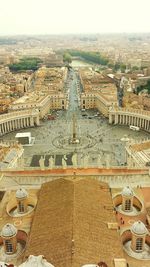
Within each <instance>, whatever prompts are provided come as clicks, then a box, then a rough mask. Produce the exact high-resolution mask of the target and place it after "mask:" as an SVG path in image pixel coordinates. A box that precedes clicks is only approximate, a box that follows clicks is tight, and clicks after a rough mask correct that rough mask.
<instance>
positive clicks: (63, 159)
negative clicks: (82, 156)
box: [62, 155, 67, 169]
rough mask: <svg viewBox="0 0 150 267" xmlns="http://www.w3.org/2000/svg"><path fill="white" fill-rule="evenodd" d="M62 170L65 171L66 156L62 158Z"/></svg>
mask: <svg viewBox="0 0 150 267" xmlns="http://www.w3.org/2000/svg"><path fill="white" fill-rule="evenodd" d="M62 168H63V169H66V168H67V157H66V155H64V156H63V157H62Z"/></svg>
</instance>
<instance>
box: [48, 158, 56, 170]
mask: <svg viewBox="0 0 150 267" xmlns="http://www.w3.org/2000/svg"><path fill="white" fill-rule="evenodd" d="M54 163H55V162H54V159H53V157H52V156H50V158H49V168H50V169H51V170H52V169H53V168H54Z"/></svg>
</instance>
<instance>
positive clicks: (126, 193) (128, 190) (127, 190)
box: [121, 186, 133, 197]
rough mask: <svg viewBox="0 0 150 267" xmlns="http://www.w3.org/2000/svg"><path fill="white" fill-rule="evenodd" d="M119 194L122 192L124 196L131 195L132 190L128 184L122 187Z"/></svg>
mask: <svg viewBox="0 0 150 267" xmlns="http://www.w3.org/2000/svg"><path fill="white" fill-rule="evenodd" d="M121 194H122V196H125V197H132V196H133V191H132V189H131V188H130V187H129V186H126V187H124V188H123V190H122V193H121Z"/></svg>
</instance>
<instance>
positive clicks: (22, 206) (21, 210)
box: [18, 201, 24, 212]
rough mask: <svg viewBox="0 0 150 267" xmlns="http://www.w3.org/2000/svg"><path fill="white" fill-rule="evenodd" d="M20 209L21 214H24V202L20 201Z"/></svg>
mask: <svg viewBox="0 0 150 267" xmlns="http://www.w3.org/2000/svg"><path fill="white" fill-rule="evenodd" d="M18 207H19V212H24V205H23V203H22V202H20V201H19V203H18Z"/></svg>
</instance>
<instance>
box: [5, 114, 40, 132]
mask: <svg viewBox="0 0 150 267" xmlns="http://www.w3.org/2000/svg"><path fill="white" fill-rule="evenodd" d="M38 125H39V112H38V111H36V110H35V111H33V110H32V111H31V110H26V111H17V112H10V113H7V114H4V115H0V135H4V134H6V133H9V132H11V131H15V130H17V129H22V128H27V127H33V126H38Z"/></svg>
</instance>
